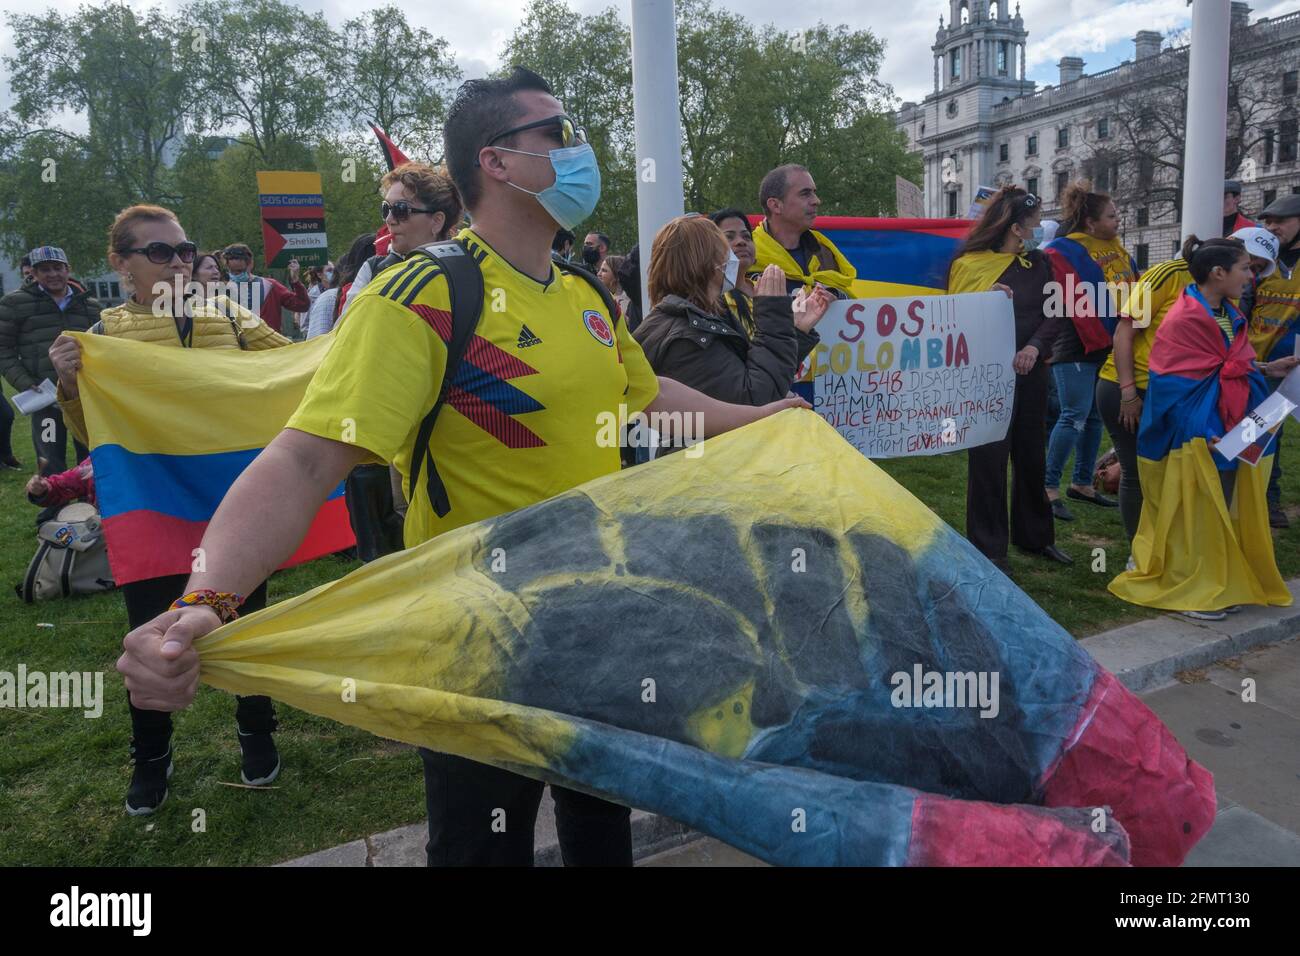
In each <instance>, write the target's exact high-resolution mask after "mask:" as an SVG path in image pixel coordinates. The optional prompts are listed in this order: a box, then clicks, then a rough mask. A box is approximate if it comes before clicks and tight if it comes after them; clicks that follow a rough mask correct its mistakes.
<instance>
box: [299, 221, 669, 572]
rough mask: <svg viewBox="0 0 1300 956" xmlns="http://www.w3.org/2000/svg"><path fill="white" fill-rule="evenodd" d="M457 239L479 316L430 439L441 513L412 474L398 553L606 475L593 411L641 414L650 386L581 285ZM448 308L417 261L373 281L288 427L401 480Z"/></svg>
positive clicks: (439, 285)
mask: <svg viewBox="0 0 1300 956" xmlns="http://www.w3.org/2000/svg"><path fill="white" fill-rule="evenodd" d="M458 238H459V239H461V240H462V241H463V242H464V243H465V246H466V248H467V250H468V252H469V254H470V255H471V256H473V257H474V259H475V260H476V261H477V262H478V264H479V268H480V269H481V270H482V273H483V310H482V312H481V314H480V318H479V323H478V327H477V329H476V330H475V334H474V337H473V338H472V339H471V340H470V343H469V346H468V347H467V348H466V350H465V356H464V358H463V359H462V361H461V364H460V367H459V368H458V370H457V371H456V373H455V377H454V379H453V380H452V382H451V384H450V386H449V388H448V392H447V398H446V401H445V403H444V405H443V407H442V410H441V412H440V413H439V415H438V421H437V424H436V425H435V426H434V430H433V438H432V440H431V441H430V447H431V449H432V452H433V461H434V463H435V464H436V466H437V469H438V474H439V476H440V477H441V478H442V481H443V484H444V486H445V487H446V490H447V497H448V500H449V502H450V504H451V510H450V511H449V512H448V513H447V514H446V515H445V516H444V517H441V518H439V517H438V516H437V514H436V513H435V512H434V509H433V507H432V505H431V504H430V503H429V498H428V493H427V491H426V489H425V487H424V484H425V478H424V473H423V472H422V473H421V475H420V478H419V480H418V482H417V487H416V488H415V489H413V493H414V497H413V499H412V501H411V502H410V505H409V508H408V510H407V514H406V529H405V539H406V544H407V546H408V547H409V546H411V545H414V544H418V543H420V542H422V541H427V540H428V539H430V538H432V537H434V536H436V535H438V534H441V533H442V532H444V531H448V530H450V529H452V528H457V527H460V526H461V525H464V524H469V523H471V522H473V521H478V520H480V519H483V518H488V517H492V516H494V515H498V514H502V513H504V512H507V511H512V510H514V509H516V508H522V507H524V506H525V505H530V504H533V503H534V502H537V501H542V500H544V499H546V498H550V497H552V496H554V495H557V494H559V493H561V492H563V491H567V490H569V489H570V488H573V487H575V486H576V485H580V484H582V483H583V482H585V481H589V480H590V479H592V478H596V477H599V476H600V475H605V474H609V473H611V472H614V471H617V470H618V468H619V464H620V462H619V449H618V447H617V445H616V444H613V445H612V447H611V444H612V443H610V442H608V441H602V437H607V435H608V431H609V429H608V427H607V426H606V427H605V428H603V429H602V427H601V424H602V418H603V414H602V413H610V414H612V415H615V416H617V415H618V412H619V405H620V404H621V405H625V406H626V407H627V412H626V414H627V415H630V414H632V413H633V412H636V411H640V410H642V409H644V408H645V407H646V406H647V405H648V404H650V402H652V401H653V400H654V398H655V396H656V395H657V394H658V389H659V384H658V379H657V378H656V377H655V373H654V371H653V370H652V369H651V368H650V363H649V362H647V361H646V358H645V356H644V354H642V352H641V347H640V346H639V345H638V344H637V343H636V340H635V339H633V338H632V336H631V335H630V334H628V331H627V328H626V326H625V325H624V324H623V323H622V322H620V323H618V324H617V325H616V324H615V323H614V322H613V320H612V317H611V316H610V315H609V314H608V313H607V311H606V309H605V305H604V302H603V300H602V299H601V297H600V295H599V294H598V293H597V292H596V291H595V290H594V289H593V288H592V287H591V286H590V285H589V284H588V283H587V282H586V281H585V280H583V279H582V278H580V277H578V276H571V275H565V274H564V273H562V272H560V270H559V269H557V268H556V267H555V266H552V267H551V279H550V281H549V282H547V283H545V284H543V283H541V282H538V281H537V280H536V279H533V278H532V277H530V276H527V275H524V274H523V273H521V272H519V271H517V270H516V269H515V268H514V267H513V266H511V265H510V264H509V263H508V262H506V261H505V260H504V259H502V258H501V257H500V256H498V255H497V253H496V252H494V251H493V249H492V248H491V247H490V246H489V245H488V244H487V243H486V242H484V241H483V239H482V238H481V237H479V236H478V235H476V234H475V233H474V231H473V230H472V229H466V230H464V231H462V232H461V233H460V236H459V237H458ZM450 308H451V306H450V300H449V297H448V292H447V280H446V277H445V276H444V275H443V274H442V271H441V269H440V268H439V267H438V266H437V265H436V264H434V263H433V262H432V261H430V260H428V259H426V258H423V257H418V256H417V257H415V258H412V259H409V260H407V261H405V262H402V263H399V264H397V265H395V266H392V267H391V268H389V269H386V270H385V271H384V272H382V273H380V274H379V275H377V276H375V277H374V278H373V279H372V280H371V281H370V282H369V283H368V284H367V285H366V287H365V289H363V290H362V291H361V292H360V293H359V294H358V296H357V300H356V304H355V305H353V306H352V307H351V308H349V309H348V314H347V320H346V321H344V322H342V323H340V325H339V327H338V329H337V331H336V332H334V333H333V334H335V335H337V336H338V341H337V342H336V343H335V345H334V347H333V348H332V349H331V350H330V354H329V356H328V357H327V358H326V359H325V361H324V362H323V363H322V364H321V367H320V369H319V370H318V371H317V372H316V375H315V377H314V378H313V379H312V382H311V384H310V385H309V386H308V388H307V392H306V394H305V395H304V396H303V400H302V404H301V405H300V406H299V407H298V410H297V411H296V412H295V413H294V415H293V417H292V418H291V419H290V420H289V422H288V426H287V427H289V428H294V429H297V430H299V431H303V432H308V433H310V434H313V435H319V436H321V437H324V438H330V439H333V440H335V441H347V442H352V443H355V444H357V445H359V446H361V447H362V448H364V449H366V450H367V451H369V452H370V453H371V454H372V455H373V457H374V458H375V459H377V460H380V461H385V462H391V463H392V464H394V465H396V467H397V469H398V470H399V471H400V472H401V473H402V476H403V479H404V480H405V479H409V476H410V473H411V453H412V445H413V443H414V442H415V438H416V432H417V431H418V429H419V426H420V423H421V421H423V419H424V417H425V415H427V414H428V412H429V411H430V410H431V409H432V408H433V405H434V402H435V401H436V400H437V397H438V393H439V390H440V389H441V388H442V384H443V373H444V370H445V368H446V364H447V342H448V341H449V340H450V338H451V311H450ZM405 484H407V485H409V480H407V481H405Z"/></svg>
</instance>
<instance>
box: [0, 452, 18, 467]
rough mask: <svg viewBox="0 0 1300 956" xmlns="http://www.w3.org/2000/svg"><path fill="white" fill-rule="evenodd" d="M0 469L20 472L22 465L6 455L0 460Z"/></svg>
mask: <svg viewBox="0 0 1300 956" xmlns="http://www.w3.org/2000/svg"><path fill="white" fill-rule="evenodd" d="M0 468H8V469H9V470H10V471H22V470H23V463H22V462H21V461H19V460H18V459H17V458H15V457H14V456H13V455H6V456H5V457H4V458H0Z"/></svg>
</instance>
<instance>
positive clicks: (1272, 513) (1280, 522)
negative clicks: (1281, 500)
mask: <svg viewBox="0 0 1300 956" xmlns="http://www.w3.org/2000/svg"><path fill="white" fill-rule="evenodd" d="M1268 524H1269V527H1271V528H1289V527H1291V519H1290V518H1288V517H1287V516H1286V512H1285V511H1283V510H1282V508H1281V506H1280V505H1269V506H1268Z"/></svg>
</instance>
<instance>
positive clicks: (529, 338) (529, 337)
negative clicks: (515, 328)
mask: <svg viewBox="0 0 1300 956" xmlns="http://www.w3.org/2000/svg"><path fill="white" fill-rule="evenodd" d="M541 344H542V340H541V339H539V338H538V337H537V336H535V335H533V330H532V329H530V328H529V327H528V326H526V325H525V326H524V327H523V328H522V329H520V330H519V341H518V342H516V343H515V348H517V349H526V348H528V347H529V346H530V345H541Z"/></svg>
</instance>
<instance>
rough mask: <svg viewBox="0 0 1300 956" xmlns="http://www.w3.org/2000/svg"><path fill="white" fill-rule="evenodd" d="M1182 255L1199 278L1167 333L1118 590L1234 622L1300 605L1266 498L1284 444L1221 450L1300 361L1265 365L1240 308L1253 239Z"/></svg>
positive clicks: (1163, 331)
mask: <svg viewBox="0 0 1300 956" xmlns="http://www.w3.org/2000/svg"><path fill="white" fill-rule="evenodd" d="M1182 256H1183V259H1184V260H1185V261H1186V262H1187V264H1188V269H1189V270H1190V272H1191V274H1192V279H1193V280H1194V281H1193V283H1192V284H1190V285H1188V286H1187V288H1186V290H1185V291H1184V292H1183V294H1182V296H1181V297H1180V298H1179V300H1178V301H1177V302H1176V303H1175V304H1174V306H1173V307H1172V308H1170V310H1169V312H1168V314H1167V315H1166V316H1165V318H1164V321H1163V322H1161V324H1160V329H1159V331H1158V332H1157V333H1156V338H1155V344H1154V345H1153V346H1152V348H1151V357H1150V360H1149V366H1148V367H1149V372H1150V377H1149V379H1148V384H1147V394H1146V402H1145V404H1144V407H1143V409H1142V422H1141V424H1140V426H1139V428H1138V449H1137V452H1138V469H1139V472H1140V474H1141V479H1142V491H1143V495H1144V500H1143V504H1142V517H1141V520H1140V521H1139V524H1138V533H1137V537H1136V538H1134V540H1133V557H1134V560H1135V562H1136V564H1137V567H1136V570H1133V571H1126V572H1124V573H1123V574H1121V575H1119V576H1118V577H1117V578H1115V580H1114V581H1112V582H1111V583H1110V590H1111V592H1112V593H1113V594H1115V595H1116V596H1118V597H1121V598H1123V599H1124V600H1126V601H1129V602H1131V603H1133V604H1141V605H1144V606H1146V607H1155V608H1162V609H1166V610H1173V611H1181V612H1182V613H1184V614H1185V615H1187V616H1188V617H1192V618H1195V619H1197V620H1222V619H1223V617H1224V614H1225V612H1226V611H1233V610H1236V609H1237V607H1238V606H1239V605H1242V604H1278V605H1288V604H1290V603H1291V595H1290V593H1289V592H1288V591H1287V588H1286V585H1285V584H1284V583H1283V581H1282V577H1281V575H1280V574H1279V573H1278V570H1277V563H1276V561H1275V560H1274V558H1273V538H1272V535H1271V533H1270V531H1269V527H1268V507H1267V504H1266V501H1265V489H1266V487H1267V485H1268V474H1269V469H1270V468H1271V466H1272V456H1273V452H1274V448H1273V447H1271V446H1270V447H1266V448H1265V449H1264V452H1263V454H1262V455H1259V456H1258V459H1257V462H1256V465H1255V467H1251V466H1250V465H1249V464H1248V465H1247V466H1246V467H1244V468H1243V467H1240V466H1239V464H1238V462H1237V461H1236V460H1232V461H1229V460H1228V459H1226V458H1224V457H1223V456H1222V455H1220V454H1217V453H1215V452H1213V451H1212V448H1213V446H1214V445H1215V444H1217V443H1218V441H1219V440H1220V439H1221V438H1222V437H1223V436H1224V435H1226V434H1227V433H1228V432H1229V431H1230V430H1231V429H1232V428H1233V427H1234V426H1235V425H1236V424H1237V423H1238V422H1240V421H1241V420H1242V418H1243V417H1245V415H1246V413H1247V411H1249V410H1250V409H1251V408H1253V407H1255V406H1256V405H1257V404H1259V402H1261V401H1262V400H1263V399H1264V398H1265V397H1266V396H1267V395H1268V387H1267V385H1266V384H1265V381H1264V375H1265V374H1267V375H1269V376H1272V377H1274V378H1280V377H1282V376H1284V375H1286V373H1287V372H1288V371H1290V369H1291V368H1293V367H1295V365H1296V364H1297V361H1300V360H1297V359H1296V358H1295V357H1288V358H1283V359H1279V360H1277V361H1274V362H1269V363H1266V364H1263V365H1259V364H1257V363H1256V362H1255V353H1254V350H1253V349H1252V348H1251V345H1250V339H1249V337H1248V336H1247V335H1246V331H1245V329H1246V320H1245V318H1244V317H1243V316H1242V314H1241V312H1239V311H1238V310H1237V308H1236V306H1234V305H1233V304H1232V301H1231V300H1233V299H1236V298H1239V297H1240V296H1241V294H1242V292H1243V291H1244V290H1245V289H1246V288H1247V286H1248V285H1249V284H1250V282H1251V280H1252V273H1251V259H1250V255H1249V254H1248V252H1247V251H1246V247H1245V244H1244V243H1243V242H1241V240H1239V239H1209V240H1206V241H1201V240H1200V239H1197V238H1196V237H1195V236H1191V237H1190V238H1188V240H1187V242H1186V243H1184V244H1183V251H1182ZM1271 438H1272V436H1271V435H1264V436H1261V440H1260V444H1265V443H1267V442H1269V441H1270V440H1271ZM1254 450H1256V451H1257V450H1258V449H1254ZM1251 452H1252V448H1247V451H1246V453H1244V454H1246V455H1250V454H1251Z"/></svg>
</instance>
